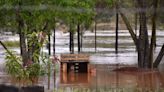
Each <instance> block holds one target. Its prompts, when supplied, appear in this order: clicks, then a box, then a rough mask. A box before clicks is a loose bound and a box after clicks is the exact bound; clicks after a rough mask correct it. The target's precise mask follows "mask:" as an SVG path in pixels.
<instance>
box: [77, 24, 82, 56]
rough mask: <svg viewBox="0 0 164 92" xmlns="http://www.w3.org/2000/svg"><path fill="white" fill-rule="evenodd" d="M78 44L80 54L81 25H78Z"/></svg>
mask: <svg viewBox="0 0 164 92" xmlns="http://www.w3.org/2000/svg"><path fill="white" fill-rule="evenodd" d="M77 44H78V53H80V51H81V50H80V25H79V24H78V25H77Z"/></svg>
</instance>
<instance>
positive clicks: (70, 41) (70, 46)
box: [69, 30, 72, 53]
mask: <svg viewBox="0 0 164 92" xmlns="http://www.w3.org/2000/svg"><path fill="white" fill-rule="evenodd" d="M69 31H70V32H69V51H70V53H71V52H72V40H71V37H72V33H71V30H69Z"/></svg>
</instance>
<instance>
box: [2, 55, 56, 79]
mask: <svg viewBox="0 0 164 92" xmlns="http://www.w3.org/2000/svg"><path fill="white" fill-rule="evenodd" d="M11 53H12V55H13V56H12V55H11V54H9V53H6V58H5V59H6V65H5V66H6V71H7V73H8V74H9V75H11V76H12V77H14V78H16V79H17V80H31V82H32V78H38V77H39V76H44V75H47V76H50V74H51V72H52V69H53V64H52V61H51V60H50V59H49V57H47V56H46V55H44V56H43V57H42V59H41V61H42V62H34V63H32V64H29V65H28V66H26V67H23V66H22V60H21V57H19V56H17V55H16V54H15V53H14V52H11Z"/></svg>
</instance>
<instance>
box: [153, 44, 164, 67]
mask: <svg viewBox="0 0 164 92" xmlns="http://www.w3.org/2000/svg"><path fill="white" fill-rule="evenodd" d="M163 56H164V44H163V46H162V48H161V50H160V52H159V54H158V56H157V58H156V60H155V62H154V64H153V67H154V68H157V67H158V65H159V63H160V61H161V60H162V58H163Z"/></svg>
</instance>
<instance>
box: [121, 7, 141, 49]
mask: <svg viewBox="0 0 164 92" xmlns="http://www.w3.org/2000/svg"><path fill="white" fill-rule="evenodd" d="M118 12H119V13H120V15H121V18H122V19H123V21H124V23H125V25H126V27H127V29H128V31H129V33H130V35H131V37H132V39H133V41H134V44H135V45H136V47H138V45H137V40H138V39H137V36H136V34H135V33H134V31H133V28H132V27H131V25H130V23H129V21H128V19H127V17H126V16H125V15H124V14H123V13H122V12H121V11H120V10H119V9H118ZM137 49H138V48H137Z"/></svg>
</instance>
